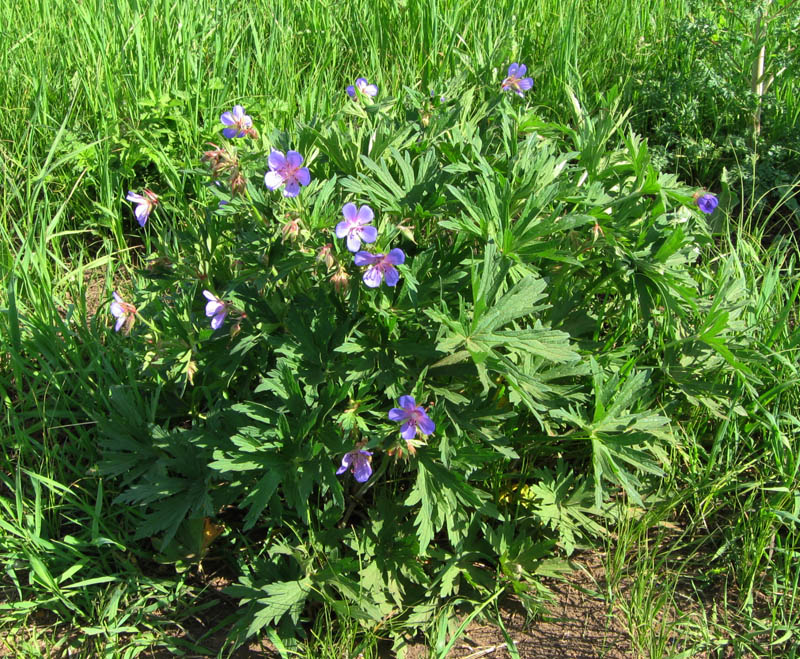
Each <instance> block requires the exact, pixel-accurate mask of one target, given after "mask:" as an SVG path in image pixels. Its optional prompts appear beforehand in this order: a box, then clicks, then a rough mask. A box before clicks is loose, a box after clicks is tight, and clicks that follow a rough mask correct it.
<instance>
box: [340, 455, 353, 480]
mask: <svg viewBox="0 0 800 659" xmlns="http://www.w3.org/2000/svg"><path fill="white" fill-rule="evenodd" d="M352 461H353V454H352V453H345V454H344V455H343V456H342V465H341V466H340V467H339V468H338V469H337V470H336V474H337V475H339V474H343V473H344V472H346V471H347V470H348V469H349V468H350V463H351V462H352Z"/></svg>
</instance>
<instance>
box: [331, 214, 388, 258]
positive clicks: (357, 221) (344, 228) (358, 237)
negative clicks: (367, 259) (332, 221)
mask: <svg viewBox="0 0 800 659" xmlns="http://www.w3.org/2000/svg"><path fill="white" fill-rule="evenodd" d="M342 215H344V222H339V224H337V225H336V237H337V238H344V237H345V236H346V237H347V249H349V250H350V251H351V252H357V251H358V249H359V248H360V247H361V241H362V240H363V241H364V242H365V243H374V242H375V241H376V240H377V239H378V230H377V229H376V228H375V227H373V226H369V223H370V222H372V219H373V218H374V217H375V214H374V213H373V212H372V209H371V208H370V207H369V206H362V207H361V208H359V209H358V212H356V205H355V204H353V203H349V204H345V205H344V206H343V207H342Z"/></svg>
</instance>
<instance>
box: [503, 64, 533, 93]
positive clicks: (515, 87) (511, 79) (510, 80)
mask: <svg viewBox="0 0 800 659" xmlns="http://www.w3.org/2000/svg"><path fill="white" fill-rule="evenodd" d="M527 70H528V67H527V66H525V65H524V64H517V63H516V62H514V63H513V64H512V65H511V66H509V67H508V77H507V78H506V79H505V80H503V83H502V85H501V87H502V89H503V91H509V90H511V91H513V92H514V93H515V94H516V95H517V96H520V97H522V96H524V94H523V93H522V92H526V91H528V90H529V89H530V88H531V87H533V78H523V77H522V76H524V75H525V72H526V71H527Z"/></svg>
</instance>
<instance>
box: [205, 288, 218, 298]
mask: <svg viewBox="0 0 800 659" xmlns="http://www.w3.org/2000/svg"><path fill="white" fill-rule="evenodd" d="M203 297H205V299H206V300H217V299H218V298H217V296H216V295H214V294H213V293H212V292H211V291H209V290H203Z"/></svg>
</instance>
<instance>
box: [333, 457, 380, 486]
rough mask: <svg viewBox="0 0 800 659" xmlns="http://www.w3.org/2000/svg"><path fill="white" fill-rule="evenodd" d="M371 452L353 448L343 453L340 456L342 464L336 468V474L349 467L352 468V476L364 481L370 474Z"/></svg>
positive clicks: (361, 481)
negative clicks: (341, 456)
mask: <svg viewBox="0 0 800 659" xmlns="http://www.w3.org/2000/svg"><path fill="white" fill-rule="evenodd" d="M371 456H372V453H370V452H369V451H365V450H363V449H353V450H352V451H350V452H349V453H345V454H344V457H343V458H342V465H341V466H340V467H339V468H338V469H337V470H336V475H337V476H338V475H340V474H343V473H344V472H346V471H347V470H348V469H350V467H352V468H353V476H354V477H355V479H356V480H357V481H358V482H359V483H366V482H367V481H368V480H369V477H370V476H372V465H371V464H370V457H371Z"/></svg>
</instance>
